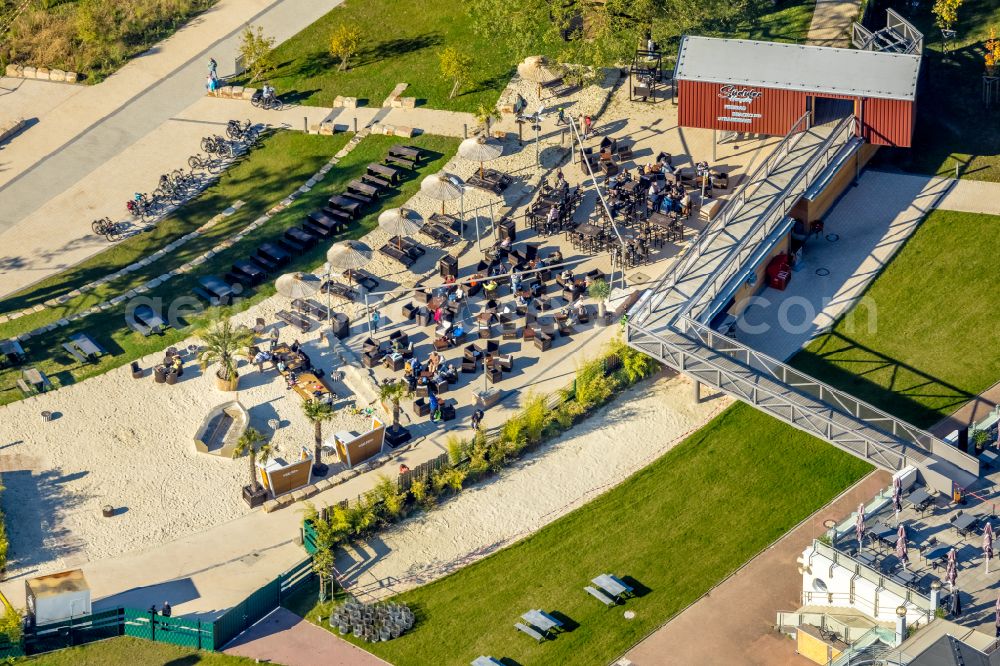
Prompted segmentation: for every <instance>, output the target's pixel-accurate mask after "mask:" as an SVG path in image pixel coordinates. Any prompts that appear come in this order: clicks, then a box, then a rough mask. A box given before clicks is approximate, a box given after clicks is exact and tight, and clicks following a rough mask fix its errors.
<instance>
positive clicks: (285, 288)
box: [274, 272, 322, 301]
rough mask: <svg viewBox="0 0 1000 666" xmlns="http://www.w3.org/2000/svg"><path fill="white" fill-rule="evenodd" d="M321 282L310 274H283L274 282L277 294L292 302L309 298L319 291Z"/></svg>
mask: <svg viewBox="0 0 1000 666" xmlns="http://www.w3.org/2000/svg"><path fill="white" fill-rule="evenodd" d="M321 282H322V281H321V280H320V279H319V278H318V277H317V276H315V275H313V274H312V273H301V272H300V273H285V274H284V275H282V276H281V277H279V278H278V279H277V280H275V281H274V287H275V289H277V290H278V293H279V294H281V295H282V296H284V297H285V298H289V299H291V300H293V301H295V300H298V299H300V298H309V297H310V296H312V295H313V294H315V293H316V292H317V291H319V287H320V283H321Z"/></svg>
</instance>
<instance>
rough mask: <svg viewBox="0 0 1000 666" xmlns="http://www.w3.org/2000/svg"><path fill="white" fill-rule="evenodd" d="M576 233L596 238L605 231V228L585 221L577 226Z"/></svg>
mask: <svg viewBox="0 0 1000 666" xmlns="http://www.w3.org/2000/svg"><path fill="white" fill-rule="evenodd" d="M576 233H578V234H580V235H581V236H586V237H588V238H596V237H598V236H600V235H601V234H602V233H603V230H602V229H601V228H600V227H599V226H597V225H596V224H591V223H589V222H584V223H583V224H581V225H579V226H578V227H577V228H576Z"/></svg>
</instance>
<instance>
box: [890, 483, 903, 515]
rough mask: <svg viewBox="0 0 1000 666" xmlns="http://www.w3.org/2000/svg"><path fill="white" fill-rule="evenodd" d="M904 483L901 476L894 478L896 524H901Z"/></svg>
mask: <svg viewBox="0 0 1000 666" xmlns="http://www.w3.org/2000/svg"><path fill="white" fill-rule="evenodd" d="M902 494H903V485H902V482H901V481H900V480H899V477H898V476H896V477H893V479H892V510H893V511H894V512H895V514H896V524H897V525H898V524H899V512H900V511H902V510H903V498H902Z"/></svg>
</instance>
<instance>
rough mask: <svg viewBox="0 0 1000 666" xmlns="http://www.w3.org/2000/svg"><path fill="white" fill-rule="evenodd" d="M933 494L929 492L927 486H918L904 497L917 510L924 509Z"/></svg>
mask: <svg viewBox="0 0 1000 666" xmlns="http://www.w3.org/2000/svg"><path fill="white" fill-rule="evenodd" d="M932 499H933V496H932V495H931V494H930V493H929V492H927V489H926V488H917V489H916V490H914V491H913V492H912V493H910V494H909V495H907V496H906V497H904V498H903V501H904V502H906V503H907V504H909V505H910V506H912V507H913V508H914V509H916V510H917V511H923V510H924V509H925V508H926V507H927V504H929V503H930V501H931V500H932Z"/></svg>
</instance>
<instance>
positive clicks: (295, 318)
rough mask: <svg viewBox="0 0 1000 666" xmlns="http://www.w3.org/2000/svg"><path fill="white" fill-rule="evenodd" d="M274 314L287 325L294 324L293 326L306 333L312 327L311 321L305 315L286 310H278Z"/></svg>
mask: <svg viewBox="0 0 1000 666" xmlns="http://www.w3.org/2000/svg"><path fill="white" fill-rule="evenodd" d="M274 316H275V317H277V318H278V319H279V320H281V321H283V322H285V323H286V324H288V325H289V326H294V327H295V328H297V329H299V331H301V332H302V333H308V332H309V331H310V329H312V322H311V321H309V320H308V319H306V318H305V317H301V316H299V315H297V314H292V313H291V312H288V311H286V310H278V312H277V313H276V314H275V315H274Z"/></svg>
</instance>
